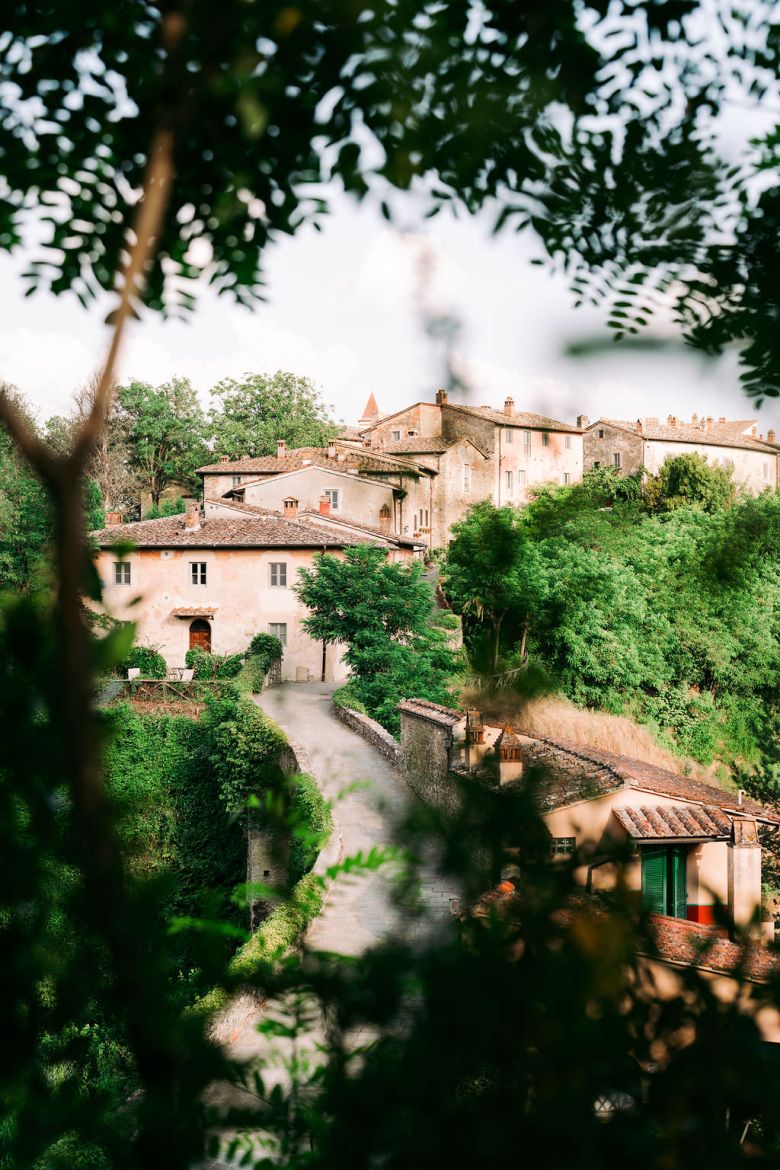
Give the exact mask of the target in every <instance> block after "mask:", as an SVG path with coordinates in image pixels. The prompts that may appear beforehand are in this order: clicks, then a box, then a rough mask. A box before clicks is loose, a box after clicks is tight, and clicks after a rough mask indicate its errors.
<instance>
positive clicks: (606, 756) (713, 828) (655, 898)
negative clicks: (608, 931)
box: [399, 699, 780, 927]
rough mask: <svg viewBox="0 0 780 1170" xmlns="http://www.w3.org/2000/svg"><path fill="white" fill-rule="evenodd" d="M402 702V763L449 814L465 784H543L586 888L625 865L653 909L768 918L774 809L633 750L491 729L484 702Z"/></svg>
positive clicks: (565, 852)
mask: <svg viewBox="0 0 780 1170" xmlns="http://www.w3.org/2000/svg"><path fill="white" fill-rule="evenodd" d="M399 711H400V714H401V745H400V760H401V765H402V767H403V768H404V770H405V772H406V775H407V778H408V779H409V781H410V783H411V785H412V787H413V788H414V790H415V791H416V792H417V793H418V795H419V796H420V797H421V798H422V799H424V800H428V801H429V802H430V803H432V804H436V805H438V806H439V807H440V808H441V810H442V811H444V812H446V811H448V810H451V809H452V810H454V809H456V808H457V807H458V805H459V803H460V802H459V792H460V791H461V789H462V786H463V785H464V784H472V783H474V782H478V783H480V784H481V785H482V786H483V787H487V788H493V789H494V790H495V791H496V793H497V794H500V793H501V792H508V791H511V790H512V789H513V788H515V787H516V786H518V785H523V784H527V783H533V786H534V793H535V795H536V799H537V802H538V804H539V807H540V811H541V813H542V816H543V818H544V821H545V824H546V826H547V829H548V831H549V834H550V851H551V853H552V855H553V856H555V857H559V858H563V859H566V858H568V859H570V860H571V859H573V860H574V862H575V866H576V870H575V872H576V875H577V877H578V878H579V880H580V881H581V883H582V885H583V886H584V887H585V888H586V889H587V890H589V891H593V892H595V891H608V890H609V889H610V888H612V887H613V886H614V885H615V882H616V881H617V878H618V865H619V866H620V869H621V878H622V880H623V881H626V882H627V883H628V885H629V887H630V888H631V887H633V888H634V889H635V890H636V892H637V894H638V896H639V897H640V899H641V902H642V905H643V907H644V908H645V909H646V910H647V911H649V912H651V913H652V914H655V915H659V916H662V917H663V918H665V919H676V920H678V921H686V922H689V923H697V924H699V925H700V926H702V927H708V926H710V927H711V926H714V925H715V924H716V923H717V922H720V921H722V915H721V914H720V913H719V909H718V908H719V907H720V908H722V910H725V912H726V914H727V916H728V919H729V920H730V921H731V922H732V923H733V924H734V925H738V926H745V925H748V924H750V923H753V922H757V921H758V920H759V915H760V909H761V851H762V840H764V839H765V838H766V835H767V834H774V833H777V832H778V831H780V816H779V815H778V814H777V813H776V812H774V811H772V810H771V809H767V808H764V807H762V806H761V805H759V804H757V803H755V801H752V800H748V799H746V798H745V796H744V794H743V793H734V792H727V791H725V790H724V789H721V788H718V787H716V786H715V785H712V784H707V783H704V782H703V781H701V780H697V779H694V778H693V777H690V776H682V775H680V774H678V773H676V772H672V771H668V770H667V769H665V768H660V767H657V766H655V765H653V764H646V763H644V762H643V761H640V760H634V759H631V758H629V757H627V756H622V755H618V754H615V753H612V752H606V751H601V750H600V749H597V748H592V747H589V746H586V745H583V744H578V743H571V742H567V741H563V740H553V739H546V738H543V737H531V736H527V735H523V734H522V733H520V732H518V731H516V730H515V729H513V728H512V727H510V726H504V727H501V728H496V727H492V726H490V725H489V724H487V723H483V721H482V720H481V719H480V718H479V716H478V714H477V713H476V712H473V711H469V712H463V711H455V710H452V711H450V710H449V709H446V708H442V707H438V706H436V705H434V704H430V703H425V702H423V701H421V700H415V699H412V700H408V701H406V702H404V703H402V704H400V707H399ZM433 773H435V775H434V774H433ZM616 858H620V862H619V863H618V862H617V861H616Z"/></svg>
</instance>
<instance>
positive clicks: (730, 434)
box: [588, 418, 775, 454]
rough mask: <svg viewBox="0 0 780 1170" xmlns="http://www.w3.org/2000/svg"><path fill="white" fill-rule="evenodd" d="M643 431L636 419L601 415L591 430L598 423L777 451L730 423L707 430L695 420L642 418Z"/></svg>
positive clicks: (649, 435)
mask: <svg viewBox="0 0 780 1170" xmlns="http://www.w3.org/2000/svg"><path fill="white" fill-rule="evenodd" d="M639 421H641V423H642V429H641V431H640V430H638V429H637V420H636V419H633V420H632V419H628V420H626V419H617V418H600V419H598V420H597V421H596V422H595V423H593V424H592V425H591V426H590V427H589V428H588V429H589V430H591V431H592V430H593V428H594V427H596V426H598V424H599V423H602V424H606V425H607V426H611V427H617V428H618V429H619V430H622V431H630V432H631V433H632V434H635V435H637V436H639V437H640V438H642V439H650V440H651V441H662V442H664V443H700V444H705V445H706V446H708V447H732V448H738V449H740V450H742V449H744V450H747V451H764V452H766V454H775V448H774V447H773V446H772V445H771V444H769V443H766V442H762V441H761V440H760V439H758V438H755V439H754V438H753V437H752V435H743V434H738V433H735V431H734V429H733V428H732V427H729V425H728V424H725V425H724V424H716V423H714V424H713V426H712V429H711V430H705V429H703V428H702V427H701V426H699V425H694V424H693V423H683V422H679V423H677V425H676V426H669V425H668V424H666V423H659V422H656V421H655V419H641V420H639Z"/></svg>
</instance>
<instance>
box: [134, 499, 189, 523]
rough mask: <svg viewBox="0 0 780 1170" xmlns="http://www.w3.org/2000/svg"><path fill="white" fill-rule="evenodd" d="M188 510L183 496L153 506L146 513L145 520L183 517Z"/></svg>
mask: <svg viewBox="0 0 780 1170" xmlns="http://www.w3.org/2000/svg"><path fill="white" fill-rule="evenodd" d="M185 510H186V504H185V503H184V499H183V498H182V496H177V497H176V499H175V500H161V501H160V503H159V504H152V506H151V508H148V509H147V510H146V512H145V513H144V517H143V518H144V520H161V519H163V518H164V517H165V516H181V515H182V514H183V513H184V511H185Z"/></svg>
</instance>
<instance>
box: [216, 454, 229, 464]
mask: <svg viewBox="0 0 780 1170" xmlns="http://www.w3.org/2000/svg"><path fill="white" fill-rule="evenodd" d="M219 461H220V463H229V462H230V456H229V455H220V457H219Z"/></svg>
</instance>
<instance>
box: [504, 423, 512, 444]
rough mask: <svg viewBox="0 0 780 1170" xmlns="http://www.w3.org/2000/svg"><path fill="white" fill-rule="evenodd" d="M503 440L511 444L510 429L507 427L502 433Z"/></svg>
mask: <svg viewBox="0 0 780 1170" xmlns="http://www.w3.org/2000/svg"><path fill="white" fill-rule="evenodd" d="M504 438H505V439H506V441H507V443H511V442H512V431H511V428H509V427H507V429H506V430H505V431H504Z"/></svg>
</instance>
